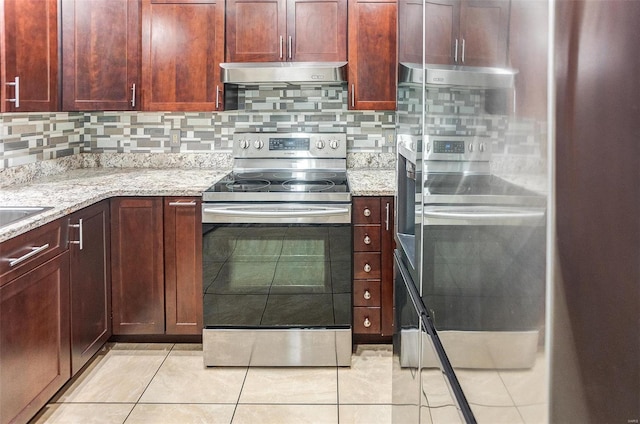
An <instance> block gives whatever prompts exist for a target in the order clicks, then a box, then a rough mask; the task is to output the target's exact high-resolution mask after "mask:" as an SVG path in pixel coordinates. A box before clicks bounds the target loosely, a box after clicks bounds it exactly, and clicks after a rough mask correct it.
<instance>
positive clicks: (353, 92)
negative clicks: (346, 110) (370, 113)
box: [351, 84, 356, 107]
mask: <svg viewBox="0 0 640 424" xmlns="http://www.w3.org/2000/svg"><path fill="white" fill-rule="evenodd" d="M351 107H356V85H355V84H351Z"/></svg>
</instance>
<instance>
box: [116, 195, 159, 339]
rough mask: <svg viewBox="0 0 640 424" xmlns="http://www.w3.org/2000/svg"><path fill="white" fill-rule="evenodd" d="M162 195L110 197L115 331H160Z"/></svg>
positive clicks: (125, 333)
mask: <svg viewBox="0 0 640 424" xmlns="http://www.w3.org/2000/svg"><path fill="white" fill-rule="evenodd" d="M162 215H163V214H162V198H161V197H136V198H128V197H122V198H115V199H111V266H112V276H111V284H112V288H111V289H112V292H111V293H112V310H113V311H112V313H113V334H115V335H127V334H163V333H164V276H163V274H164V255H163V216H162Z"/></svg>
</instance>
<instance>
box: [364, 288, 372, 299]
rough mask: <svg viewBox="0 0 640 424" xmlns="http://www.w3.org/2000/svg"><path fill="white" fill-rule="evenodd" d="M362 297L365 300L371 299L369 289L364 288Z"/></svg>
mask: <svg viewBox="0 0 640 424" xmlns="http://www.w3.org/2000/svg"><path fill="white" fill-rule="evenodd" d="M362 297H364V299H365V300H370V299H371V292H369V290H365V291H364V294H363V295H362Z"/></svg>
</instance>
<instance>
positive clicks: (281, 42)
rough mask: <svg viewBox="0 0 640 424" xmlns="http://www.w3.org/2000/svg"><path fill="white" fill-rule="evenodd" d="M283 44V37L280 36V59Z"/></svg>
mask: <svg viewBox="0 0 640 424" xmlns="http://www.w3.org/2000/svg"><path fill="white" fill-rule="evenodd" d="M283 44H284V37H282V35H281V36H280V60H282V49H283V47H282V45H283Z"/></svg>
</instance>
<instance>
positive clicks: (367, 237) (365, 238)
mask: <svg viewBox="0 0 640 424" xmlns="http://www.w3.org/2000/svg"><path fill="white" fill-rule="evenodd" d="M364 244H371V237H369V236H364Z"/></svg>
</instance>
